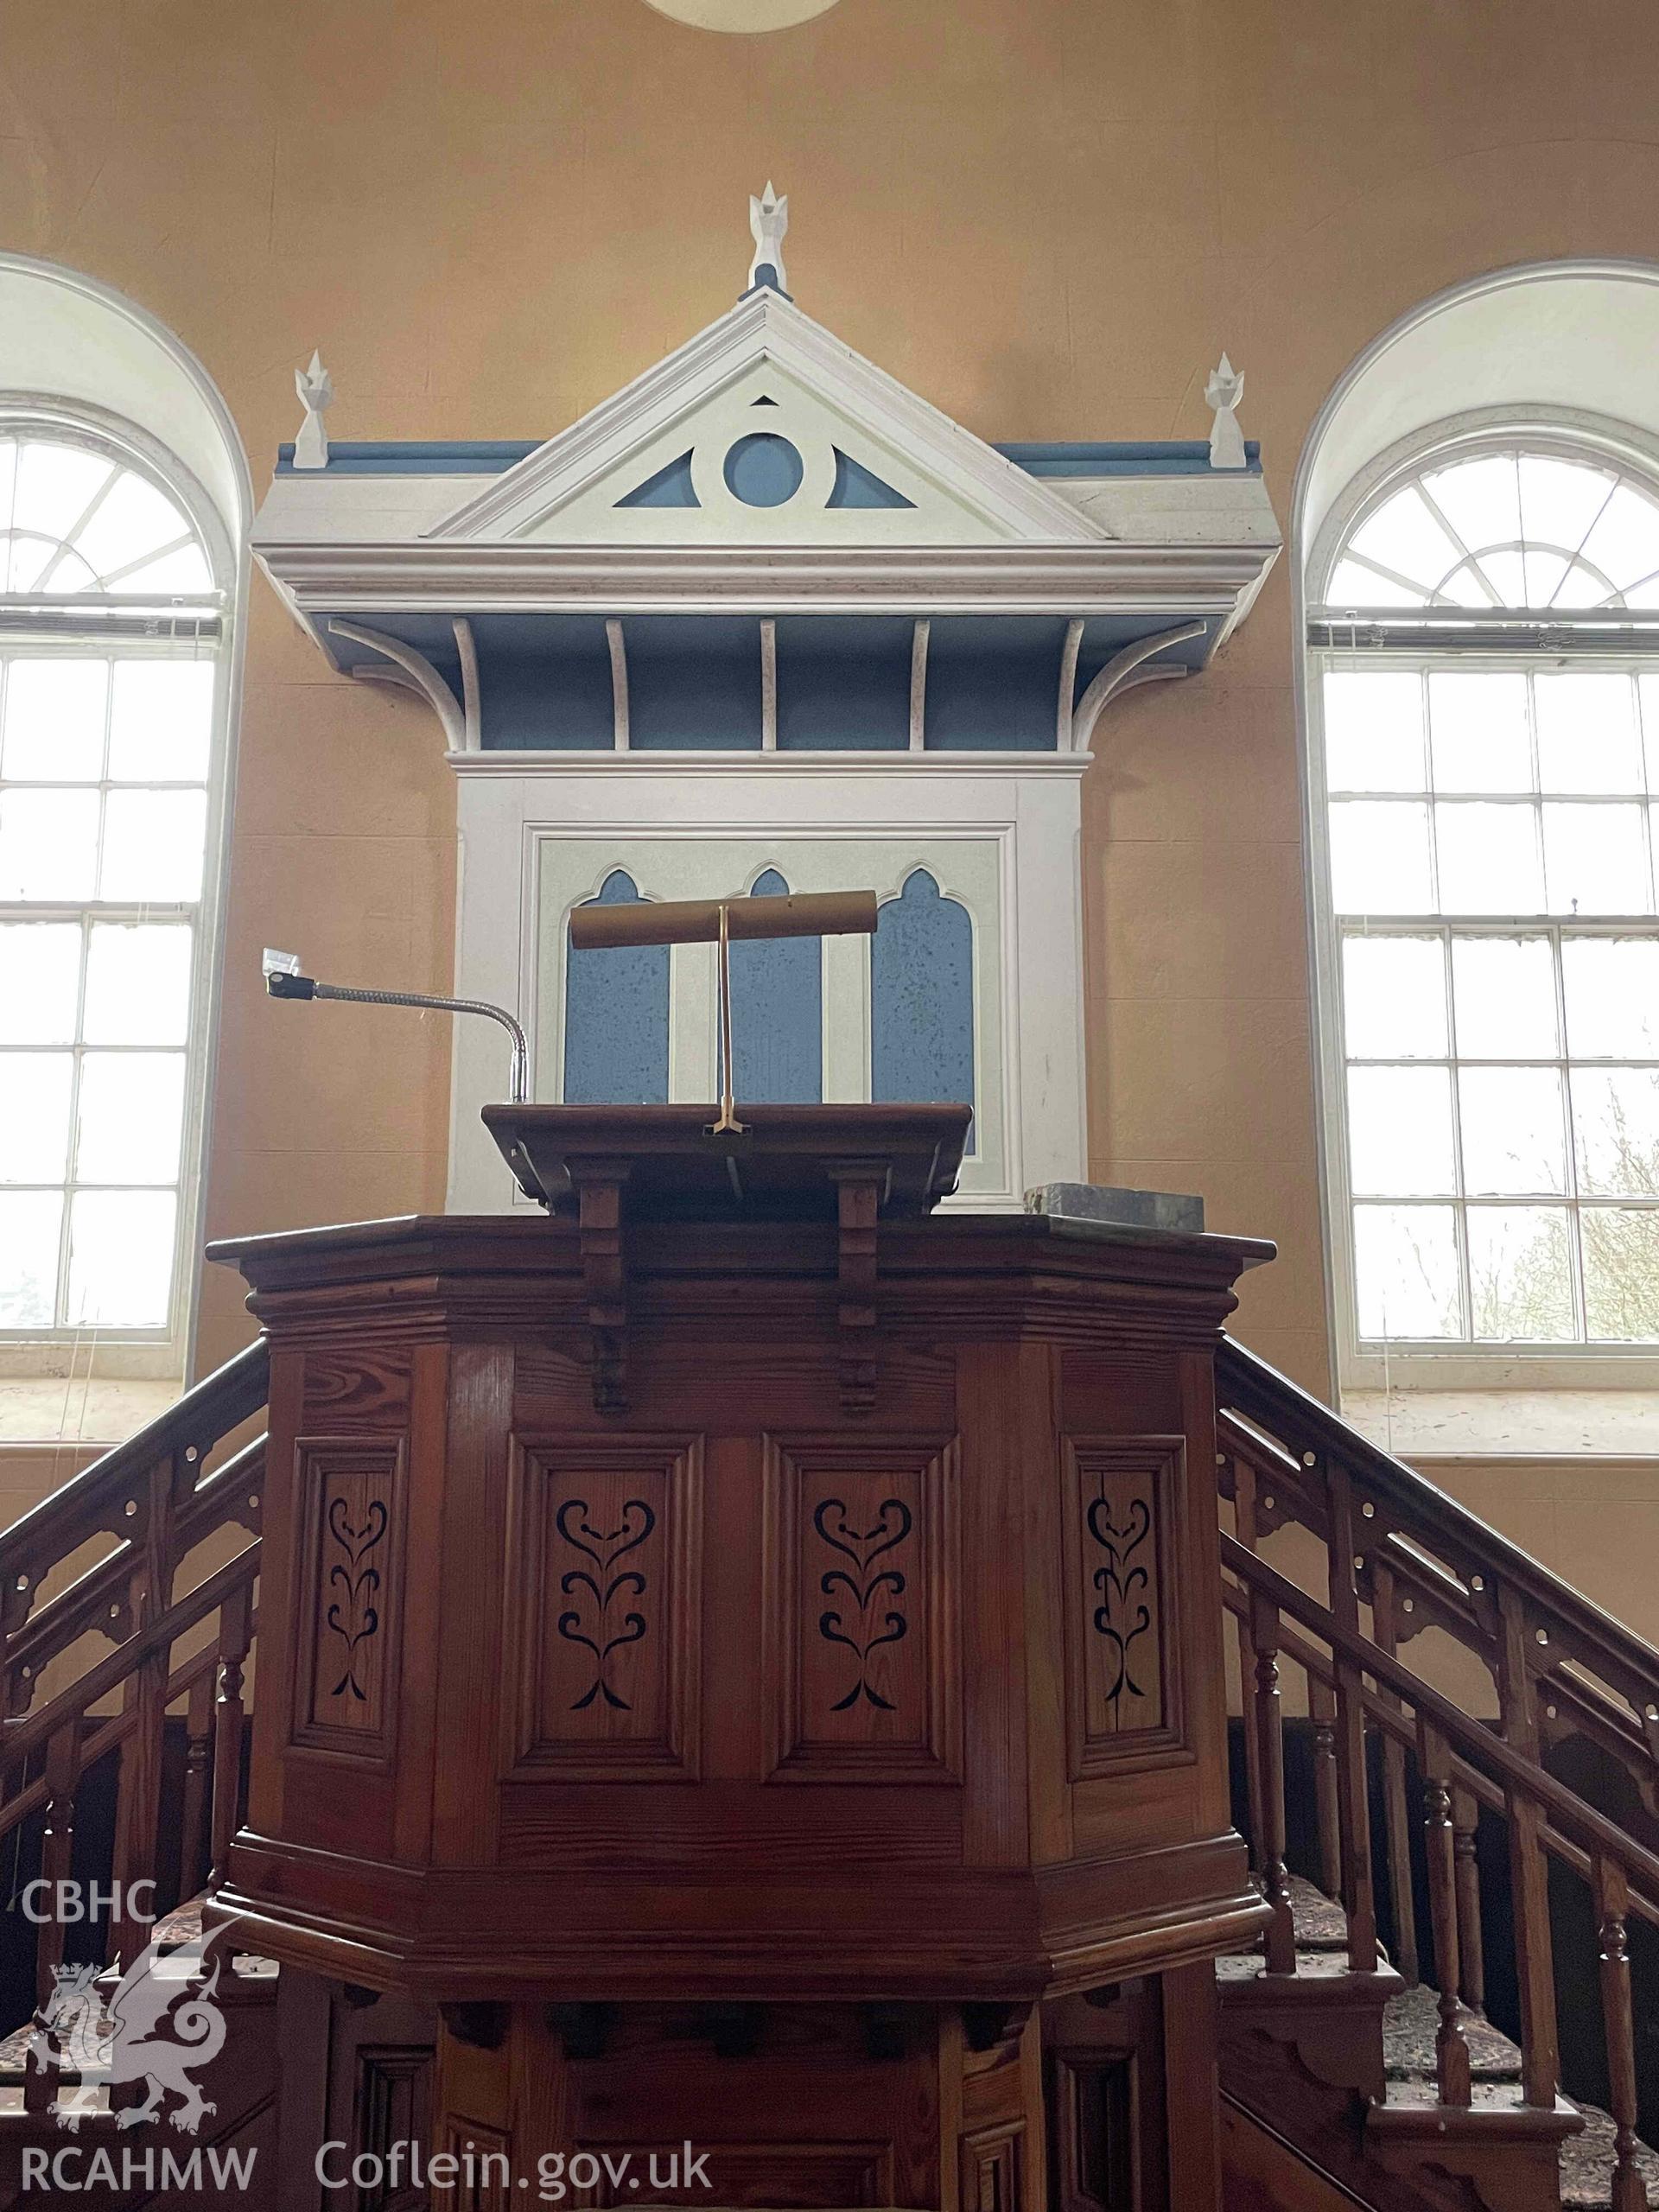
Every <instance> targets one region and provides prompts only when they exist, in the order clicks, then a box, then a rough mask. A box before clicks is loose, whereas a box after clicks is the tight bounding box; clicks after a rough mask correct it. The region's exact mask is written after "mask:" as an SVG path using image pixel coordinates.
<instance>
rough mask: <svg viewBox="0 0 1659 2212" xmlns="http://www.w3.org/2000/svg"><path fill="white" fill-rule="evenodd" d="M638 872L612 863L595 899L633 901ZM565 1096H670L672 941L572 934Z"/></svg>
mask: <svg viewBox="0 0 1659 2212" xmlns="http://www.w3.org/2000/svg"><path fill="white" fill-rule="evenodd" d="M638 898H639V890H638V887H636V885H635V883H634V880H633V878H632V876H631V875H629V874H627V873H626V870H625V869H622V868H613V869H612V870H611V873H610V874H608V875H607V877H606V879H605V880H604V883H603V884H602V885H601V887H600V892H599V896H598V899H595V900H590V901H588V903H589V904H591V905H604V906H627V905H631V904H632V902H633V901H634V900H635V899H638ZM564 974H565V983H564V1100H565V1103H566V1105H568V1106H597V1105H630V1106H661V1105H665V1104H666V1103H667V1101H668V947H667V946H666V945H665V944H645V945H612V946H607V947H606V949H605V950H602V951H588V952H577V951H575V950H572V949H571V947H570V946H569V943H568V942H567V944H566V947H565V971H564Z"/></svg>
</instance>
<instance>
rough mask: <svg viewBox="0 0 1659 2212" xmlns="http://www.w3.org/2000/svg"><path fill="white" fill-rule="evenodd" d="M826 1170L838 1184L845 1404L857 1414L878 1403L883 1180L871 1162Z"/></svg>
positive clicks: (835, 1164)
mask: <svg viewBox="0 0 1659 2212" xmlns="http://www.w3.org/2000/svg"><path fill="white" fill-rule="evenodd" d="M825 1172H826V1173H828V1175H829V1179H830V1181H831V1182H832V1183H834V1185H836V1199H837V1206H836V1228H837V1232H838V1235H837V1243H836V1297H837V1299H838V1300H839V1306H838V1310H837V1314H836V1318H837V1319H838V1320H839V1322H840V1324H841V1344H842V1352H841V1408H842V1412H843V1413H844V1414H849V1416H857V1415H860V1414H868V1413H869V1412H870V1411H871V1410H872V1409H873V1408H874V1404H875V1362H874V1359H873V1358H872V1357H871V1352H872V1351H873V1350H874V1342H875V1243H876V1217H877V1215H878V1213H879V1212H880V1205H881V1197H882V1185H881V1181H880V1179H878V1178H877V1177H876V1176H874V1175H873V1174H872V1173H871V1172H870V1164H869V1162H868V1160H857V1161H848V1162H843V1161H840V1160H828V1161H826V1162H825Z"/></svg>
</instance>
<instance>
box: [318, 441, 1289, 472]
mask: <svg viewBox="0 0 1659 2212" xmlns="http://www.w3.org/2000/svg"><path fill="white" fill-rule="evenodd" d="M541 443H542V441H541V440H540V439H538V438H530V439H522V438H461V439H454V438H438V439H429V438H400V439H375V438H370V439H356V440H353V439H346V438H342V439H338V440H336V441H335V442H334V443H333V444H331V445H330V447H329V448H328V466H327V470H326V471H325V470H320V469H306V468H302V469H296V467H295V466H294V448H293V447H292V446H291V445H284V446H278V447H277V474H278V475H279V476H310V475H321V474H327V475H331V476H499V475H501V474H503V473H504V472H505V470H507V469H509V468H511V467H512V466H513V464H514V462H515V461H523V460H524V458H525V456H526V455H527V454H532V453H534V452H536V451H537V448H538V447H539V446H540V445H541ZM995 451H996V452H998V453H1000V454H1002V455H1003V457H1004V458H1005V459H1006V460H1008V461H1013V462H1014V464H1015V466H1016V467H1020V468H1023V469H1024V470H1025V472H1026V474H1027V475H1028V476H1064V477H1072V478H1077V477H1085V476H1204V475H1207V474H1209V472H1210V448H1209V446H1208V444H1207V443H1206V442H1205V440H1204V439H1202V438H1151V439H1144V438H1143V439H1138V440H1137V439H1108V440H1106V441H1104V442H1096V443H1092V444H1083V445H1065V444H1058V445H1056V444H1036V445H1031V444H1019V443H1014V444H1005V445H998V446H997V447H996V448H995ZM1244 454H1245V461H1246V469H1245V472H1244V473H1246V474H1249V475H1252V476H1259V475H1260V474H1262V448H1261V447H1260V446H1259V445H1258V444H1257V443H1256V442H1255V439H1253V438H1252V439H1249V440H1248V441H1247V442H1246V443H1245V447H1244ZM1221 474H1224V475H1236V474H1239V472H1238V471H1237V470H1235V469H1226V470H1223V471H1222V472H1221Z"/></svg>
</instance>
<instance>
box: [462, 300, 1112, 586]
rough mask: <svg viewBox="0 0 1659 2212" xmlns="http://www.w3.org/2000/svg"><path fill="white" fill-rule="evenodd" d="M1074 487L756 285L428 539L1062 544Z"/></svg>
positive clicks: (1079, 535)
mask: <svg viewBox="0 0 1659 2212" xmlns="http://www.w3.org/2000/svg"><path fill="white" fill-rule="evenodd" d="M1106 534H1107V533H1106V532H1105V531H1103V529H1102V528H1101V526H1100V525H1099V524H1097V523H1096V522H1095V521H1093V520H1092V519H1091V518H1090V517H1088V516H1086V515H1085V514H1084V512H1082V511H1081V509H1080V508H1078V507H1077V506H1075V505H1073V504H1072V503H1071V501H1070V500H1069V499H1065V497H1064V496H1063V495H1062V494H1060V493H1058V492H1056V491H1054V490H1052V489H1051V488H1050V486H1047V485H1046V484H1044V483H1041V482H1039V480H1037V479H1035V478H1034V477H1032V476H1029V475H1027V474H1026V472H1025V471H1024V470H1023V469H1021V468H1019V467H1016V466H1015V465H1014V462H1012V461H1007V460H1006V459H1005V458H1004V457H1003V456H1002V455H1001V454H999V453H998V452H996V451H995V448H992V447H990V446H988V445H987V444H986V443H985V442H983V440H982V439H980V438H976V436H975V435H973V433H972V432H971V431H969V430H965V429H963V428H962V427H961V425H960V424H959V423H953V422H952V421H951V420H950V417H949V416H946V415H943V414H941V413H940V412H939V410H938V408H936V407H933V406H931V405H930V404H929V403H928V402H927V401H926V400H924V399H921V398H918V397H917V395H916V394H915V393H914V392H912V391H907V390H906V387H905V386H904V385H901V384H899V382H898V381H897V380H896V379H895V378H893V377H890V376H888V375H887V373H886V372H885V371H884V370H881V369H878V368H876V367H875V366H874V365H873V364H872V363H870V362H868V361H866V360H864V359H862V358H861V356H860V355H859V354H857V353H854V352H853V351H852V350H851V348H850V347H849V346H843V345H842V343H841V341H840V340H838V339H836V338H835V337H834V336H832V335H831V334H830V333H829V331H827V330H825V329H824V328H823V327H822V325H820V324H818V323H816V322H814V321H812V319H811V318H810V316H809V315H804V314H803V313H802V312H801V310H800V309H799V308H798V307H796V306H795V305H794V303H793V302H791V301H790V300H788V299H786V298H785V297H784V296H782V295H781V294H779V293H778V292H775V291H772V290H761V291H759V292H755V293H752V294H750V295H749V296H747V298H745V299H743V300H741V301H740V302H738V304H737V306H736V307H734V308H733V309H732V310H731V311H730V313H729V314H728V315H723V316H722V317H721V320H720V321H718V322H715V323H712V324H710V326H709V328H708V329H707V330H704V331H702V332H700V333H699V334H698V335H697V336H696V338H694V339H692V340H690V342H689V343H688V344H686V345H684V346H681V347H680V348H679V349H678V351H677V352H676V353H671V354H670V355H668V357H667V358H666V359H664V360H662V361H660V362H658V364H657V365H656V366H655V367H654V368H652V369H650V370H648V371H647V372H645V375H643V376H641V377H639V378H636V379H635V381H634V382H633V383H632V384H631V385H627V386H626V389H625V390H623V391H620V392H618V393H617V394H616V395H615V396H614V397H613V398H611V399H607V400H606V401H604V402H603V403H602V404H601V405H600V406H598V407H595V408H594V409H593V410H591V411H590V412H589V413H588V414H587V415H585V416H582V419H581V421H580V422H577V423H573V424H572V425H571V427H570V428H569V429H568V430H563V431H561V432H560V433H559V435H557V436H556V437H553V438H550V439H549V440H548V441H547V442H546V443H545V444H544V445H542V446H538V447H537V448H536V450H535V451H534V452H533V453H531V454H527V455H526V456H525V457H524V460H522V461H518V462H516V463H515V464H514V466H513V467H512V468H510V469H508V470H507V471H506V472H505V474H503V475H502V476H500V477H499V478H497V479H496V480H495V481H494V482H493V484H491V486H489V488H488V489H487V490H486V491H484V492H482V493H478V494H476V495H475V496H474V497H473V498H471V499H468V500H467V501H466V502H465V503H464V504H463V505H461V506H459V507H457V508H456V509H454V512H452V513H450V514H448V515H446V516H445V517H444V518H442V521H440V522H438V523H437V524H435V525H433V527H432V528H431V529H430V530H429V531H428V532H427V533H426V535H427V536H428V537H430V538H436V539H448V540H459V541H463V542H470V543H503V542H505V543H531V544H588V545H593V544H617V545H627V544H640V545H645V544H661V545H680V546H697V547H702V546H714V545H721V544H726V545H755V544H779V545H782V544H788V545H796V546H799V545H809V546H810V545H820V544H821V545H824V546H849V547H850V546H868V545H894V546H902V545H912V546H918V545H1009V544H1046V545H1053V544H1066V543H1079V542H1081V543H1088V542H1090V541H1094V540H1098V539H1100V538H1102V537H1104V536H1106Z"/></svg>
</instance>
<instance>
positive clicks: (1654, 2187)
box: [1216, 1877, 1659, 2212]
mask: <svg viewBox="0 0 1659 2212" xmlns="http://www.w3.org/2000/svg"><path fill="white" fill-rule="evenodd" d="M1290 1888H1291V1910H1292V1916H1293V1919H1294V1925H1295V1930H1296V1946H1297V1948H1296V1972H1295V1974H1294V1975H1268V1974H1266V1973H1265V1961H1263V1959H1262V1957H1261V1955H1259V1954H1257V1953H1250V1954H1240V1955H1235V1956H1232V1957H1228V1958H1224V1959H1219V1960H1217V1962H1216V1976H1217V1984H1218V1986H1219V1992H1220V1996H1221V2002H1222V2019H1223V2045H1224V2080H1225V2079H1228V2077H1229V2074H1231V2075H1232V2077H1233V2078H1232V2079H1231V2080H1230V2082H1229V2086H1230V2088H1232V2089H1233V2090H1234V2092H1235V2093H1236V2097H1237V2102H1238V2105H1239V2108H1240V2110H1241V2112H1243V2113H1245V2114H1246V2115H1248V2114H1249V2113H1250V2112H1251V2111H1252V2110H1253V2109H1254V2110H1255V2113H1256V2114H1257V2116H1258V2117H1259V2119H1260V2120H1261V2122H1262V2126H1263V2127H1264V2128H1266V2129H1267V2130H1268V2132H1269V2133H1273V2134H1274V2135H1276V2136H1278V2137H1279V2138H1281V2139H1288V2140H1290V2141H1292V2142H1299V2143H1300V2147H1301V2148H1302V2150H1303V2151H1304V2152H1305V2154H1306V2156H1307V2157H1308V2158H1311V2159H1312V2160H1313V2163H1314V2164H1315V2166H1316V2167H1317V2168H1318V2169H1319V2171H1321V2172H1322V2174H1323V2176H1324V2178H1325V2180H1326V2181H1327V2182H1333V2183H1334V2185H1335V2186H1337V2187H1339V2188H1340V2187H1346V2188H1350V2189H1354V2190H1357V2192H1358V2193H1359V2194H1360V2195H1361V2196H1363V2197H1364V2199H1365V2201H1366V2202H1375V2203H1377V2204H1379V2205H1384V2206H1388V2207H1389V2208H1390V2212H1392V2206H1393V2204H1394V2203H1395V2202H1396V2201H1397V2200H1396V2199H1395V2196H1394V2194H1393V2192H1394V2190H1395V2186H1396V2184H1397V2183H1405V2184H1406V2185H1407V2186H1408V2189H1409V2190H1415V2189H1416V2188H1418V2187H1419V2186H1420V2185H1421V2187H1423V2188H1424V2189H1427V2190H1434V2189H1436V2188H1437V2187H1444V2188H1452V2189H1453V2190H1459V2189H1461V2188H1462V2187H1463V2185H1464V2183H1467V2185H1468V2186H1469V2187H1470V2188H1472V2189H1474V2190H1477V2191H1478V2192H1484V2191H1486V2190H1490V2191H1491V2192H1494V2193H1493V2194H1491V2196H1488V2197H1487V2198H1486V2201H1487V2202H1489V2203H1490V2204H1491V2206H1492V2208H1493V2212H1533V2208H1537V2207H1544V2208H1548V2212H1554V2208H1555V2207H1556V2206H1557V2205H1558V2204H1559V2205H1560V2207H1562V2208H1564V2212H1612V2177H1613V2168H1614V2163H1615V2153H1614V2143H1613V2122H1612V2120H1611V2118H1610V2117H1609V2116H1608V2114H1607V2113H1604V2112H1601V2111H1599V2109H1598V2108H1597V2107H1594V2106H1592V2105H1580V2104H1575V2103H1573V2102H1569V2101H1567V2099H1565V2098H1561V2099H1558V2100H1557V2102H1556V2105H1555V2107H1554V2110H1553V2111H1549V2112H1543V2111H1536V2110H1534V2109H1532V2108H1529V2107H1527V2106H1525V2105H1524V2104H1523V2103H1522V2098H1521V2090H1520V2083H1521V2051H1520V2049H1519V2047H1518V2046H1517V2045H1516V2044H1515V2043H1513V2042H1512V2041H1511V2040H1510V2037H1508V2036H1506V2035H1504V2034H1503V2031H1501V2030H1500V2029H1498V2028H1497V2027H1495V2026H1494V2025H1493V2024H1492V2023H1491V2021H1490V2020H1488V2019H1487V2018H1485V2016H1484V2014H1483V2013H1480V2012H1473V2011H1471V2010H1470V2009H1469V2008H1468V2007H1467V2006H1460V2007H1459V2025H1460V2027H1461V2029H1462V2031H1463V2034H1464V2037H1465V2042H1466V2043H1467V2044H1468V2046H1469V2057H1470V2071H1471V2075H1472V2076H1473V2083H1474V2101H1473V2106H1472V2108H1471V2112H1470V2113H1468V2114H1466V2115H1464V2114H1459V2113H1455V2112H1452V2113H1447V2112H1446V2110H1445V2109H1444V2108H1443V2107H1441V2106H1440V2103H1439V2096H1438V2090H1437V2087H1436V2082H1435V2071H1434V2038H1435V2034H1436V2031H1437V2030H1438V2027H1439V2024H1440V2014H1439V1999H1438V1997H1437V1995H1436V1993H1435V1992H1434V1991H1433V1989H1431V1988H1429V1987H1427V1986H1426V1985H1420V1986H1417V1987H1415V1988H1408V1987H1406V1986H1405V1985H1404V1984H1403V1983H1402V1981H1401V1980H1400V1978H1399V1976H1398V1975H1396V1974H1394V1973H1393V1971H1392V1969H1391V1968H1388V1967H1386V1966H1385V1967H1384V1968H1383V1970H1382V1972H1380V1973H1379V1974H1378V1975H1376V1976H1367V1975H1355V1974H1351V1973H1350V1972H1349V1971H1348V1964H1347V1936H1346V1929H1345V1923H1344V1919H1343V1915H1342V1909H1341V1907H1340V1906H1339V1905H1337V1904H1333V1903H1332V1900H1331V1899H1330V1898H1328V1897H1324V1896H1323V1895H1322V1894H1321V1893H1320V1892H1319V1891H1318V1890H1317V1889H1315V1888H1314V1887H1313V1885H1312V1884H1311V1883H1309V1882H1306V1881H1304V1880H1301V1879H1300V1878H1296V1877H1293V1878H1292V1881H1291V1885H1290ZM1373 2032H1375V2034H1376V2043H1375V2044H1372V2043H1371V2041H1370V2037H1371V2036H1372V2034H1373ZM1275 2043H1276V2044H1278V2045H1279V2046H1280V2047H1281V2049H1280V2060H1279V2063H1277V2064H1276V2065H1273V2066H1270V2068H1269V2071H1270V2072H1272V2073H1273V2074H1274V2075H1275V2076H1276V2077H1277V2087H1276V2088H1275V2089H1274V2091H1273V2092H1270V2093H1268V2094H1266V2095H1263V2094H1261V2093H1260V2092H1259V2091H1258V2093H1257V2094H1252V2087H1251V2084H1250V2082H1249V2080H1248V2078H1243V2079H1240V2078H1238V2077H1239V2076H1240V2075H1241V2074H1243V2075H1245V2076H1246V2077H1247V2076H1248V2067H1249V2055H1250V2052H1251V2050H1252V2048H1254V2050H1255V2054H1256V2056H1258V2058H1259V2057H1260V2056H1262V2054H1263V2053H1264V2052H1266V2051H1268V2050H1270V2049H1271V2047H1272V2045H1273V2044H1275ZM1229 2047H1230V2052H1231V2060H1232V2064H1231V2068H1229V2065H1228V2056H1229ZM1299 2082H1300V2088H1299V2086H1298V2084H1299ZM1344 2093H1347V2094H1348V2095H1349V2096H1350V2097H1355V2096H1357V2099H1358V2100H1359V2102H1358V2104H1357V2105H1355V2104H1353V2103H1351V2104H1350V2105H1349V2106H1348V2107H1347V2109H1346V2110H1345V2111H1344V2109H1343V2108H1342V2097H1343V2094H1344ZM1368 2105H1369V2107H1370V2109H1366V2108H1365V2107H1367V2106H1368ZM1299 2122H1300V2128H1299ZM1238 2143H1239V2146H1240V2150H1239V2155H1240V2158H1241V2159H1242V2160H1243V2162H1244V2163H1245V2164H1248V2165H1249V2166H1250V2167H1251V2169H1252V2171H1254V2170H1255V2168H1258V2167H1263V2165H1264V2161H1266V2162H1268V2163H1270V2158H1271V2155H1272V2154H1270V2153H1269V2152H1268V2151H1266V2150H1264V2149H1263V2146H1262V2144H1261V2143H1260V2142H1259V2141H1255V2140H1253V2139H1252V2140H1251V2141H1249V2143H1248V2144H1247V2143H1246V2141H1245V2139H1244V2138H1243V2136H1242V2135H1240V2136H1239V2137H1238ZM1344 2151H1346V2152H1350V2153H1355V2152H1357V2157H1355V2158H1351V2162H1345V2161H1344ZM1368 2164H1369V2165H1370V2166H1371V2167H1372V2168H1373V2169H1374V2171H1373V2176H1372V2183H1371V2193H1369V2194H1368V2193H1367V2190H1366V2169H1367V2166H1368ZM1637 2166H1638V2168H1639V2171H1640V2173H1641V2176H1642V2179H1643V2184H1644V2186H1645V2187H1646V2189H1647V2191H1648V2201H1649V2205H1650V2206H1652V2207H1655V2208H1659V2155H1656V2154H1655V2153H1654V2152H1651V2151H1649V2150H1648V2149H1647V2148H1646V2146H1645V2145H1643V2146H1642V2147H1641V2148H1640V2149H1639V2150H1638V2152H1637ZM1426 2168H1427V2169H1429V2170H1430V2171H1429V2172H1428V2173H1427V2174H1426V2173H1425V2169H1426ZM1435 2170H1438V2182H1437V2181H1436V2179H1435V2178H1434V2172H1435ZM1458 2177H1461V2178H1458ZM1257 2178H1258V2179H1259V2176H1258V2177H1257ZM1250 2185H1251V2184H1250V2183H1249V2180H1248V2178H1247V2177H1245V2176H1243V2175H1241V2177H1240V2183H1239V2186H1240V2198H1241V2202H1244V2201H1246V2200H1247V2199H1248V2198H1249V2187H1250ZM1406 2201H1407V2202H1413V2201H1414V2202H1421V2203H1424V2204H1427V2203H1428V2202H1439V2201H1440V2198H1439V2196H1433V2197H1432V2198H1431V2197H1429V2196H1421V2197H1416V2198H1414V2199H1413V2198H1411V2197H1408V2199H1407V2200H1406ZM1448 2201H1451V2200H1448ZM1461 2201H1464V2202H1466V2201H1467V2199H1466V2197H1465V2198H1463V2199H1462V2200H1461Z"/></svg>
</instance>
